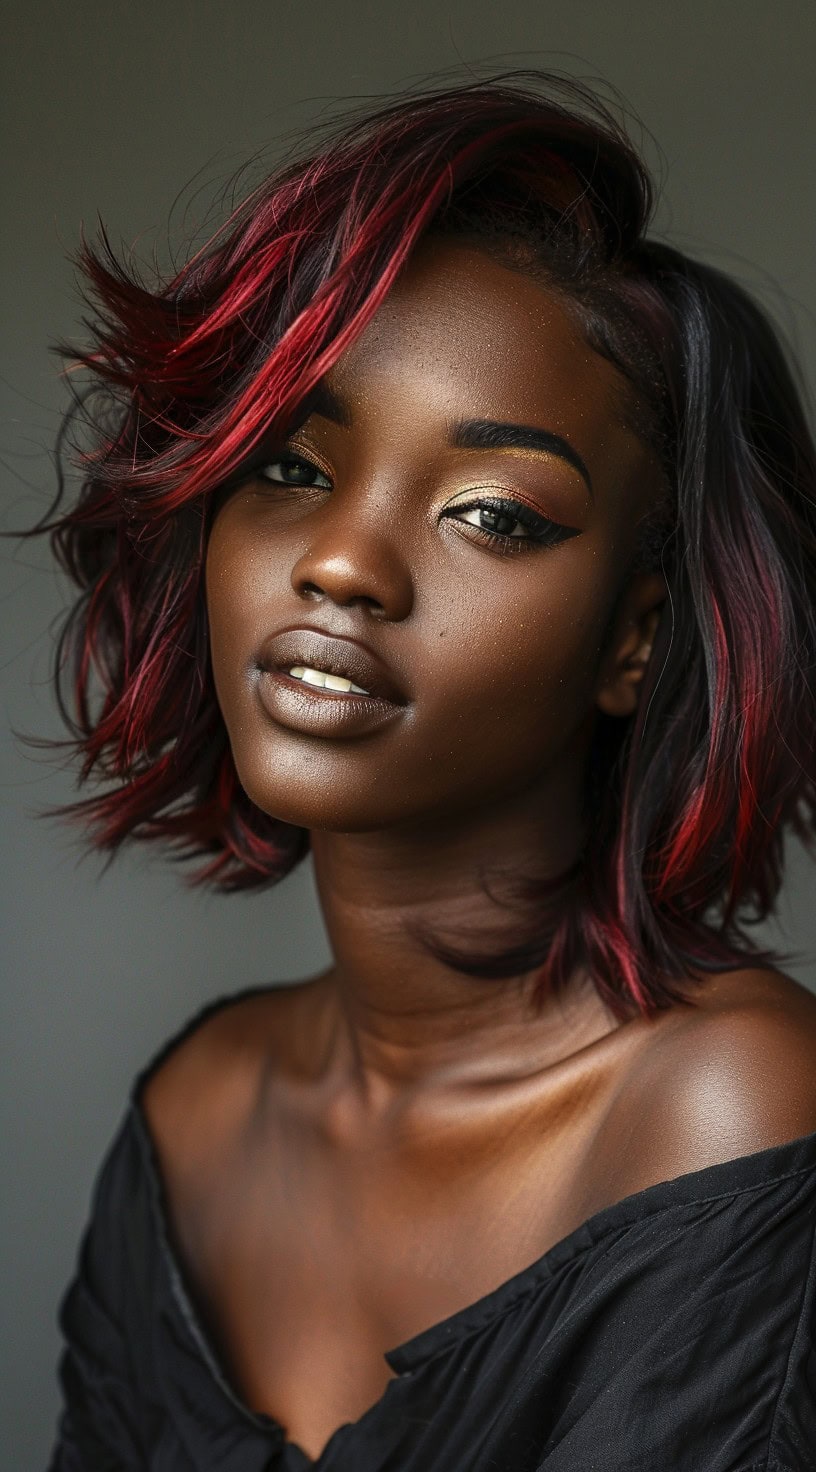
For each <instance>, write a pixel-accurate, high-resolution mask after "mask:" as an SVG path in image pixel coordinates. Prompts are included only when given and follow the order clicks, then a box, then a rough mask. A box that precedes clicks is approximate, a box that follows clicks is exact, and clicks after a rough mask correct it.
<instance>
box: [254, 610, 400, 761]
mask: <svg viewBox="0 0 816 1472" xmlns="http://www.w3.org/2000/svg"><path fill="white" fill-rule="evenodd" d="M255 665H256V670H257V672H258V673H257V690H258V696H259V698H260V700H261V703H262V705H263V706H264V707H265V709H266V710H267V712H268V713H269V714H270V715H271V716H272V717H273V718H274V719H275V720H276V721H277V722H279V723H280V724H281V725H284V726H287V727H289V728H291V729H294V730H297V731H302V732H304V733H307V734H315V735H324V736H336V737H342V736H357V735H364V734H365V733H366V732H368V731H373V730H376V729H377V728H378V727H379V726H382V725H384V724H387V723H388V722H390V721H392V720H393V719H394V718H395V717H397V716H399V715H400V713H401V711H402V710H403V708H404V707H405V706H406V705H407V704H408V701H407V699H406V697H405V695H404V693H403V691H402V690H401V689H400V688H399V686H398V685H397V683H396V681H395V679H394V677H393V675H392V674H391V671H390V670H389V669H388V667H387V666H386V665H385V663H384V662H383V661H382V660H381V659H380V657H379V656H378V655H377V654H375V652H374V651H373V650H372V649H370V648H369V647H368V646H367V645H365V644H362V643H361V642H359V641H358V640H356V639H352V638H349V637H345V636H341V635H333V634H328V633H326V632H324V631H322V630H320V629H315V628H308V627H298V628H290V629H281V630H279V631H278V633H276V634H273V635H271V636H270V637H269V638H268V639H266V640H265V641H264V643H263V645H262V646H261V648H260V650H259V652H258V656H257V659H256V661H255ZM298 667H303V668H305V669H311V670H319V671H322V672H323V673H325V674H328V675H338V676H340V677H341V678H343V679H346V680H351V682H352V683H353V684H354V685H359V686H361V687H362V689H363V690H365V691H366V694H364V695H363V694H358V693H357V692H355V691H341V690H332V689H327V688H324V687H323V686H319V685H315V684H310V683H307V682H306V681H304V680H303V679H302V678H300V677H298V676H294V675H290V674H289V671H290V670H291V669H295V668H298Z"/></svg>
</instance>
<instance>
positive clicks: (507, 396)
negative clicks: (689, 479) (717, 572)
mask: <svg viewBox="0 0 816 1472" xmlns="http://www.w3.org/2000/svg"><path fill="white" fill-rule="evenodd" d="M323 381H324V383H325V384H326V386H327V387H328V388H329V389H330V391H331V393H332V396H333V397H334V398H335V399H336V400H337V401H339V404H340V405H341V406H342V408H343V409H344V410H345V411H346V418H347V421H348V422H347V423H346V426H345V427H346V428H347V429H350V430H352V431H353V430H354V429H355V428H356V429H358V430H359V431H360V432H366V433H368V432H369V431H372V432H375V433H380V432H381V433H382V434H383V435H388V436H397V437H399V439H400V440H401V441H409V442H411V443H414V444H415V445H416V446H417V448H419V447H420V444H421V443H422V442H424V441H427V442H428V444H429V445H433V444H437V443H438V444H439V445H441V444H442V443H443V441H447V440H448V438H449V435H450V428H451V425H452V424H454V423H457V422H459V421H461V420H469V419H474V418H479V419H488V420H492V421H497V422H500V423H511V424H516V425H518V424H521V425H526V426H531V427H534V428H538V429H540V430H542V431H547V432H550V433H551V434H554V435H559V436H563V437H564V438H565V439H566V440H568V441H569V442H570V444H571V445H573V446H574V447H575V449H576V451H577V454H578V456H579V457H580V459H582V460H583V461H584V462H585V463H586V464H587V465H588V466H589V467H590V474H591V476H592V477H593V478H594V476H595V471H594V470H593V469H592V467H593V464H594V466H596V467H598V470H599V472H600V473H599V476H598V479H599V481H600V482H601V483H603V481H604V479H605V478H607V476H608V477H609V478H611V479H612V480H614V481H615V483H620V481H621V478H623V479H627V478H628V475H629V473H630V470H631V467H632V465H633V464H635V463H637V465H638V466H639V465H640V464H641V463H642V457H643V453H644V450H643V445H642V442H641V441H640V440H639V439H638V437H637V436H636V435H635V434H634V433H633V431H632V428H631V426H630V423H629V421H628V416H627V413H626V399H627V398H628V395H629V388H628V385H627V384H626V382H625V380H624V379H623V377H622V375H621V374H620V373H619V372H618V371H617V370H616V368H615V367H614V366H613V364H611V363H610V362H609V361H608V359H606V358H604V357H602V356H601V355H600V354H599V353H597V352H595V351H594V350H593V349H592V347H591V346H590V345H589V343H588V342H587V341H586V339H585V337H584V335H583V332H582V330H581V326H580V324H579V322H578V320H577V314H576V313H575V311H574V310H573V309H571V307H570V306H569V304H568V303H566V302H565V301H564V300H563V298H562V297H561V296H560V295H559V294H558V293H557V292H556V291H554V290H550V289H548V288H547V287H545V286H543V285H541V284H540V283H539V282H538V281H535V280H533V279H532V278H530V277H527V276H524V275H523V274H521V273H520V272H519V271H517V270H513V269H510V268H508V267H506V266H504V265H502V264H501V263H500V262H497V261H495V260H494V259H492V258H491V256H489V255H488V254H486V253H485V252H484V251H480V250H478V249H477V248H475V247H472V246H470V245H464V244H460V243H459V242H452V241H449V240H446V239H445V240H437V239H433V240H429V241H427V242H422V244H421V248H420V249H418V250H417V252H416V253H415V255H414V256H413V257H412V258H411V260H410V261H409V262H408V264H407V265H406V267H405V268H404V270H403V272H402V273H401V275H400V276H399V277H398V278H397V280H396V282H395V283H394V286H393V287H392V289H391V291H390V293H389V295H388V296H387V297H386V299H385V300H384V302H383V303H382V304H381V306H380V307H379V309H378V311H377V312H376V313H375V315H374V317H373V318H372V319H371V321H370V322H369V323H368V324H367V325H366V327H365V329H364V330H363V332H362V333H361V334H360V336H359V337H358V338H357V340H356V341H355V342H354V343H352V344H351V346H350V347H349V348H348V349H346V351H345V352H344V353H343V354H342V355H341V357H340V358H338V360H337V362H336V363H335V364H334V365H333V367H332V368H331V369H330V370H329V371H328V372H327V373H326V374H325V376H324V380H323ZM332 417H334V416H332ZM338 418H339V416H338Z"/></svg>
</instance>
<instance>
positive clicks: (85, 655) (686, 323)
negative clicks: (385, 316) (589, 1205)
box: [35, 70, 816, 1015]
mask: <svg viewBox="0 0 816 1472" xmlns="http://www.w3.org/2000/svg"><path fill="white" fill-rule="evenodd" d="M651 208H652V188H651V184H650V181H649V177H648V175H647V172H646V170H645V167H644V165H643V163H642V161H641V159H640V158H639V156H638V154H637V152H636V151H635V149H634V147H633V145H632V143H631V141H630V140H629V138H628V137H627V136H626V134H625V132H624V131H623V129H622V128H621V126H620V125H619V123H618V122H617V121H616V119H615V117H614V115H613V113H612V112H611V111H610V110H609V108H607V106H606V105H605V104H604V103H603V102H602V101H601V100H600V99H599V98H598V97H597V96H596V95H594V94H593V92H592V91H590V90H589V89H588V88H586V87H585V86H583V85H581V84H579V83H577V82H570V81H566V80H565V79H563V78H559V77H556V76H554V75H550V74H548V73H545V72H541V71H537V70H525V71H517V70H516V71H510V72H505V73H502V74H500V75H497V76H492V77H489V78H487V79H484V80H476V81H467V82H465V83H462V84H459V85H455V86H437V87H433V86H432V87H429V88H426V89H424V90H419V91H417V90H413V91H410V92H408V93H402V94H399V95H398V96H396V97H395V98H391V99H390V100H388V101H386V102H385V103H381V105H379V106H378V107H374V108H372V107H371V106H366V107H364V108H360V107H358V108H356V109H354V110H348V111H347V112H346V113H345V115H344V116H342V117H341V118H340V120H339V121H335V123H334V124H333V125H332V127H331V128H330V129H328V130H325V127H324V130H323V133H322V134H321V136H320V138H319V140H318V139H317V138H316V134H307V135H306V136H305V139H304V150H303V151H302V153H301V155H300V156H299V157H298V158H296V159H295V160H294V161H292V160H289V161H287V162H285V163H284V164H282V165H281V166H280V167H279V168H278V169H277V170H276V171H275V172H273V173H272V174H271V175H270V176H269V177H268V178H266V179H265V180H264V181H263V182H262V183H261V184H260V185H259V186H258V187H256V188H254V189H253V190H252V191H251V192H250V193H249V195H248V197H247V198H246V199H245V200H244V201H243V202H242V203H241V204H240V205H239V206H238V208H236V209H234V210H233V211H232V213H231V214H230V215H229V218H228V219H227V220H226V221H225V222H224V224H222V225H221V226H220V227H219V228H218V230H216V232H215V233H214V234H213V235H212V237H211V239H210V240H209V241H208V242H207V244H206V245H204V246H203V247H202V248H201V249H199V250H197V251H196V252H195V253H194V254H193V255H192V256H191V258H190V259H189V260H188V261H187V262H186V263H185V264H184V265H183V266H182V267H181V269H174V272H173V274H172V276H171V278H170V279H162V278H161V275H160V273H157V278H158V279H156V280H153V281H151V282H149V283H148V282H146V281H145V280H144V279H143V275H142V274H141V273H140V272H139V271H138V270H137V269H136V268H135V266H134V265H133V264H132V263H131V262H125V261H123V260H120V259H118V258H117V255H116V252H115V251H114V250H113V248H112V246H111V244H110V240H109V237H108V235H107V233H106V232H105V229H104V227H100V231H99V238H98V241H97V243H96V244H93V245H92V244H89V243H88V242H87V241H86V239H85V237H84V235H83V236H82V240H81V246H80V248H79V250H78V252H77V255H76V258H75V259H76V261H77V263H78V265H79V267H80V270H81V272H82V274H83V276H84V279H85V281H86V283H87V285H86V297H87V300H88V302H89V303H90V305H91V307H92V310H93V313H94V316H93V318H92V320H89V321H87V322H86V326H87V327H88V329H89V331H90V333H91V344H90V346H88V347H81V348H79V347H76V346H71V345H60V346H59V347H58V348H57V351H58V352H60V353H62V354H64V355H65V356H66V357H67V358H68V359H69V360H70V361H71V363H72V364H73V365H79V366H81V367H83V368H84V369H85V370H87V371H88V373H89V375H90V388H89V389H88V391H87V392H86V393H84V394H83V395H77V399H76V403H75V405H74V407H73V408H72V410H71V411H69V414H68V415H67V416H66V421H65V425H64V427H63V440H64V438H65V432H66V431H67V426H68V424H69V423H71V422H78V420H81V421H82V422H83V423H84V424H85V426H86V430H89V431H90V440H89V442H88V443H87V444H86V445H85V448H84V449H82V450H81V451H80V452H79V458H78V462H77V463H78V465H79V468H80V470H81V476H82V484H81V488H80V491H79V494H78V497H77V499H76V501H75V504H74V505H72V506H71V507H70V508H68V509H62V508H61V495H62V492H61V494H60V495H58V498H57V502H56V503H55V505H54V506H53V507H52V508H51V510H50V512H49V513H48V515H47V517H46V518H44V519H43V521H42V522H40V523H39V524H38V527H37V528H35V531H38V532H48V533H49V534H50V536H51V539H52V542H53V546H54V549H55V552H56V555H57V557H58V559H59V561H60V563H61V565H62V566H63V568H64V569H66V570H67V572H68V574H69V575H70V577H71V578H72V579H73V581H74V583H75V584H76V586H77V587H78V589H79V596H78V598H77V600H76V602H75V605H74V607H73V608H72V609H71V611H70V613H69V615H68V617H67V619H66V622H65V624H64V626H63V629H62V632H61V636H60V639H59V644H58V648H57V655H56V669H55V678H56V685H57V692H58V698H59V701H60V706H61V710H62V712H63V715H64V718H65V720H66V722H67V723H68V726H69V729H70V732H71V742H72V744H73V745H74V746H75V749H76V751H77V753H78V754H79V757H80V768H79V777H80V782H81V783H86V782H89V781H90V780H91V779H94V783H95V790H94V791H93V792H92V794H91V795H90V796H88V797H85V798H83V799H82V800H80V801H78V802H76V803H73V804H71V805H70V806H69V807H68V808H67V810H66V811H67V812H68V813H69V814H70V815H71V816H75V817H80V818H81V819H83V820H84V821H85V822H86V824H87V825H88V830H89V833H90V835H91V837H92V839H93V841H94V842H95V843H96V844H97V845H98V846H99V847H100V848H103V849H107V850H110V851H112V852H113V851H116V850H117V849H118V848H119V846H120V845H121V844H122V842H123V841H124V840H126V839H130V838H138V839H156V840H160V841H162V842H163V843H165V844H167V845H169V847H170V849H171V851H172V852H174V853H175V854H176V855H177V856H178V857H181V858H185V859H196V860H197V861H198V863H197V866H196V867H195V868H194V870H193V871H192V873H191V878H192V880H193V881H195V882H200V883H201V882H204V883H209V884H211V885H213V886H216V887H218V888H221V889H224V890H230V889H238V888H245V887H248V886H253V885H260V884H264V883H274V882H276V881H277V880H279V879H280V878H282V877H283V876H284V875H285V874H286V873H288V872H289V871H290V870H291V868H292V867H293V865H294V864H295V863H296V862H297V861H298V860H299V859H300V858H302V857H303V855H304V854H305V853H306V852H307V849H308V833H307V831H306V830H304V829H300V828H297V827H293V826H292V825H289V824H285V823H282V822H279V821H277V820H275V819H273V818H270V817H269V816H267V815H266V814H265V813H263V812H261V811H260V810H259V809H258V808H257V807H256V806H255V805H254V804H253V803H252V802H251V801H250V799H249V798H248V797H247V795H246V794H245V792H244V791H243V789H242V788H241V786H240V784H239V781H238V778H237V775H236V771H235V767H234V764H233V760H232V756H231V752H230V748H229V743H228V740H227V735H226V729H225V726H224V723H223V720H222V717H221V714H220V711H219V708H218V704H217V701H216V696H215V690H214V686H213V680H212V674H211V669H210V660H209V650H208V631H207V620H206V609H205V601H204V587H203V567H204V553H205V548H206V541H207V534H208V529H209V525H210V522H211V519H212V509H213V505H214V503H215V493H216V492H217V491H218V490H219V488H221V487H223V486H224V484H225V483H228V482H230V480H231V478H234V477H235V476H236V475H240V471H241V466H242V464H243V463H244V462H245V461H246V460H247V458H248V457H249V456H251V454H252V452H253V451H254V450H255V449H256V447H257V446H258V445H259V444H260V442H261V440H263V442H264V443H265V444H274V443H280V445H281V446H282V445H283V443H284V441H285V439H286V437H287V435H288V434H289V433H290V432H291V428H292V426H293V424H294V423H296V422H297V416H298V413H299V410H300V409H301V406H302V405H303V404H304V403H305V402H306V400H307V398H308V395H309V393H310V391H311V390H312V389H313V387H314V385H315V384H316V383H317V381H318V380H319V379H320V378H321V377H322V376H323V375H324V374H325V373H326V372H327V370H328V369H330V368H331V367H332V365H333V364H334V363H335V362H336V361H337V359H338V357H339V356H340V355H341V354H342V353H343V351H344V350H345V349H346V348H347V347H348V346H349V345H350V344H351V343H352V342H353V341H354V340H355V338H356V337H357V336H358V335H359V333H360V332H361V331H362V329H363V328H364V326H365V325H366V323H367V322H368V321H369V320H370V319H371V317H372V315H373V314H374V313H375V312H376V310H377V308H378V306H379V305H380V303H381V302H382V301H383V298H384V297H385V296H386V294H387V292H388V290H389V288H390V287H391V285H392V283H393V282H394V280H395V278H396V277H397V275H398V273H399V271H400V269H401V267H402V266H403V265H404V263H405V262H406V260H407V259H408V257H409V255H410V253H411V251H412V250H413V248H414V247H415V245H416V244H417V242H418V241H419V240H420V238H421V237H422V236H423V235H424V234H426V233H428V232H430V231H434V232H440V231H441V232H447V233H457V234H459V235H465V236H468V237H471V238H476V239H478V240H479V241H480V242H481V244H482V246H483V248H484V249H486V250H491V251H494V252H496V253H497V254H498V255H499V256H500V258H502V259H503V260H505V261H506V262H507V263H508V264H510V265H513V266H514V267H515V268H517V269H522V270H527V271H531V272H536V273H539V274H540V277H541V279H542V281H543V282H545V283H546V284H548V285H549V286H550V287H551V288H552V289H553V290H555V291H557V292H559V293H560V295H561V296H562V297H563V298H564V300H565V301H566V302H567V303H568V304H569V306H570V308H571V310H573V311H574V312H575V313H576V314H577V317H578V319H579V321H580V322H581V325H582V327H583V330H584V332H585V333H586V336H587V338H588V340H589V342H590V344H591V345H592V346H593V347H594V348H595V349H596V350H597V351H598V352H600V353H603V354H604V355H605V356H607V357H608V358H610V359H611V360H612V361H613V362H614V363H615V365H616V367H617V368H618V369H619V371H620V373H621V375H622V377H623V379H624V381H625V383H626V385H627V386H628V399H629V402H630V405H631V413H632V422H633V424H635V426H636V428H637V429H638V432H640V433H641V434H642V435H643V436H644V437H645V438H647V439H648V441H649V442H650V444H651V445H652V446H653V448H654V449H655V452H656V453H657V454H658V456H659V457H660V460H661V463H662V465H663V470H664V478H665V493H664V495H663V497H662V499H661V500H660V504H659V505H656V508H655V515H654V517H653V518H652V519H651V520H650V522H648V523H647V524H646V526H645V528H644V535H643V538H642V541H641V546H640V549H639V554H638V555H639V563H640V565H641V566H653V567H654V568H656V569H657V568H661V569H662V570H663V572H664V574H665V577H666V580H667V583H668V588H669V598H668V601H667V603H666V607H665V612H664V616H663V618H662V621H661V625H660V629H659V636H658V640H657V644H656V647H655V650H654V652H653V656H652V659H651V661H650V664H649V668H648V671H647V676H646V680H645V684H644V688H643V691H642V698H641V701H640V704H639V708H638V712H637V714H636V716H635V717H632V718H631V719H628V720H617V721H615V720H613V719H612V718H609V717H603V716H599V720H598V726H597V737H596V741H595V746H594V749H593V752H592V756H591V761H590V770H589V772H588V780H587V819H588V840H587V846H586V851H585V853H584V855H583V858H582V861H581V863H580V865H579V867H578V870H577V872H576V873H575V874H574V875H573V876H572V877H571V879H570V882H569V884H568V885H567V886H566V887H565V888H564V889H563V890H562V892H561V893H560V896H559V901H558V905H557V912H552V913H550V914H549V918H548V919H547V922H546V924H544V922H543V921H542V927H541V928H540V930H539V931H538V932H537V934H536V936H535V937H534V938H533V939H532V940H531V941H530V942H529V944H527V943H526V942H525V945H524V947H522V950H521V951H519V952H518V953H514V954H513V956H512V958H510V959H509V960H508V957H507V956H506V955H505V956H504V958H502V957H498V958H497V957H493V958H492V959H491V958H487V959H485V958H478V957H476V958H474V957H473V956H472V955H471V956H468V955H465V954H458V953H455V952H454V951H453V950H452V949H451V948H448V949H447V950H446V949H445V947H444V946H442V945H441V943H440V944H439V945H438V946H437V947H436V948H437V951H438V953H439V954H442V955H446V956H447V959H448V960H449V962H450V964H452V965H456V966H458V967H460V969H462V970H464V971H469V972H471V973H473V974H484V975H487V974H492V975H501V974H508V972H507V968H508V965H510V964H512V965H514V966H515V967H516V969H517V970H518V969H520V967H521V966H522V965H535V966H536V967H538V968H539V969H540V975H541V982H542V986H553V987H558V986H559V985H561V984H562V983H563V981H564V980H565V978H566V977H567V976H568V975H570V974H571V973H572V971H573V969H574V967H575V966H576V965H579V964H582V965H586V966H588V967H589V969H590V972H591V974H592V976H593V978H594V980H595V984H596V985H597V987H598V988H599V990H600V991H601V993H602V994H603V995H604V996H605V997H606V998H607V1000H608V1001H609V1003H610V1004H611V1005H612V1006H613V1008H614V1009H615V1010H616V1011H618V1013H619V1014H620V1015H623V1014H625V1013H626V1012H627V1011H631V1010H632V1009H635V1010H637V1009H639V1010H641V1011H642V1012H649V1011H651V1010H653V1009H655V1008H658V1007H660V1006H665V1005H668V1003H669V1002H670V1001H671V1000H672V999H673V998H674V997H675V996H679V995H680V994H681V989H680V987H679V979H680V978H684V977H686V978H687V977H688V976H690V975H695V974H698V973H699V974H702V973H705V972H706V971H710V970H713V969H716V968H733V967H736V966H738V965H741V964H744V963H745V961H746V958H749V957H751V956H753V957H754V959H755V960H756V959H757V958H759V959H760V960H763V959H767V957H768V954H769V953H767V952H760V951H758V949H757V948H756V947H755V946H753V945H752V943H751V942H750V940H749V938H748V936H747V933H746V931H745V928H744V924H745V922H744V913H745V909H746V907H747V906H749V905H752V906H753V909H754V914H755V916H757V917H761V916H763V915H765V914H767V913H768V911H769V909H770V908H771V906H772V904H773V902H774V900H775V898H776V895H777V892H778V889H779V885H780V880H781V858H782V842H783V833H784V830H785V829H786V828H788V827H792V828H793V829H794V830H795V831H796V832H797V833H798V834H799V836H800V837H802V838H803V839H806V840H808V841H809V842H810V841H812V839H813V835H814V832H816V784H815V783H814V775H815V774H814V765H815V759H814V744H815V743H814V736H815V735H816V679H815V677H814V665H815V663H816V658H815V656H816V615H815V613H814V582H815V581H816V579H815V578H814V571H815V570H816V508H815V504H814V484H815V483H816V475H815V474H814V471H815V470H816V463H815V457H814V447H813V443H812V440H811V438H810V436H809V433H808V429H807V426H806V421H805V415H804V412H803V409H802V405H801V402H800V398H799V395H798V392H797V389H796V386H795V383H794V379H793V375H792V372H791V369H790V368H789V367H788V365H787V362H786V357H785V354H784V352H783V350H782V348H781V346H780V343H779V340H778V338H777V335H776V333H775V332H774V330H773V329H772V327H771V326H770V324H769V322H768V320H767V319H766V317H765V315H764V314H763V313H762V312H761V310H760V309H759V308H758V306H757V305H755V304H754V303H753V302H752V300H751V299H750V298H749V296H748V295H747V294H746V293H745V292H744V291H743V290H742V289H741V288H740V287H739V286H737V285H736V283H734V282H733V281H731V280H730V279H729V278H728V277H726V276H725V275H723V274H722V273H721V272H719V271H717V270H715V269H713V268H711V267H709V266H706V265H703V264H701V263H700V262H697V261H694V260H692V259H690V258H689V257H688V256H686V255H684V254H682V253H681V252H680V251H678V250H675V249H673V248H671V247H669V246H667V245H664V244H661V243H659V242H658V241H655V240H651V239H649V238H647V228H648V225H649V221H650V216H651ZM543 914H544V910H542V915H543ZM429 943H430V944H432V945H435V944H436V943H435V942H433V941H430V942H429ZM503 968H504V969H503Z"/></svg>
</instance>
